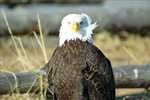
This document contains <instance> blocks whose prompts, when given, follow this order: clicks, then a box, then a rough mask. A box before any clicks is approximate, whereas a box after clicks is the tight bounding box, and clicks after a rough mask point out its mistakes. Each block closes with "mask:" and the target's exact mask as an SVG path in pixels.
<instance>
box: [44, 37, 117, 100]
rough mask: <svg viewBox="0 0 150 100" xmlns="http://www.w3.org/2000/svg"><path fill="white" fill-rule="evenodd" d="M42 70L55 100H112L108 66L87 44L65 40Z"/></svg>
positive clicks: (101, 55) (93, 48)
mask: <svg viewBox="0 0 150 100" xmlns="http://www.w3.org/2000/svg"><path fill="white" fill-rule="evenodd" d="M44 68H46V69H47V72H48V83H49V84H50V83H53V86H54V100H115V82H114V76H113V72H112V67H111V63H110V61H109V60H108V59H107V58H106V57H105V56H104V54H103V53H102V52H101V51H100V50H99V49H98V48H97V47H96V46H94V45H93V44H91V43H89V42H88V41H82V40H79V39H76V40H70V41H65V42H64V44H63V45H62V46H61V47H60V46H58V47H57V48H56V50H55V51H54V53H53V55H52V57H51V59H50V61H49V62H48V63H47V64H46V65H45V67H44Z"/></svg>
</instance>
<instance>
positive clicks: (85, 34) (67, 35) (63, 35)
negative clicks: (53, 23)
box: [59, 13, 98, 46]
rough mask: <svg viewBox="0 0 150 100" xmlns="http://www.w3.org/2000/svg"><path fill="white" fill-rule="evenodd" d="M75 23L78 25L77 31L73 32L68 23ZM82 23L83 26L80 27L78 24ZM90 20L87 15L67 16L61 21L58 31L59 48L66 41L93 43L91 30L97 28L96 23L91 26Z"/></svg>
mask: <svg viewBox="0 0 150 100" xmlns="http://www.w3.org/2000/svg"><path fill="white" fill-rule="evenodd" d="M74 21H76V22H77V23H78V30H77V32H76V33H75V31H74V30H73V29H71V28H69V27H70V26H69V25H68V22H69V23H73V22H74ZM82 21H83V22H84V23H83V25H80V22H82ZM91 22H92V19H91V18H90V16H89V15H87V14H84V13H82V14H69V15H67V16H66V17H64V18H63V20H62V25H61V27H60V31H59V46H62V45H63V44H64V42H65V41H66V40H68V41H69V40H73V39H77V38H79V39H81V40H83V41H88V42H90V43H93V40H92V35H91V34H93V30H94V29H95V28H96V27H97V26H98V25H97V22H95V23H93V24H91Z"/></svg>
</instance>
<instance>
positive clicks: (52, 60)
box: [41, 47, 59, 84]
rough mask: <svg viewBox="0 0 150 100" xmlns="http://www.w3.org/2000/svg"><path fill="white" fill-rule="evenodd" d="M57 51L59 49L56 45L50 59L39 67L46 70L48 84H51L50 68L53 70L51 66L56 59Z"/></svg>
mask: <svg viewBox="0 0 150 100" xmlns="http://www.w3.org/2000/svg"><path fill="white" fill-rule="evenodd" d="M58 51H59V47H57V48H56V49H55V51H54V53H53V54H52V57H51V59H50V60H49V62H48V63H46V64H45V66H44V67H43V68H42V69H41V70H44V71H46V72H47V75H48V83H49V84H52V81H51V80H52V70H53V67H54V65H55V62H56V61H55V60H56V59H57V56H56V55H57V54H58Z"/></svg>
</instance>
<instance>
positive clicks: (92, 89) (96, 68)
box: [84, 45, 115, 100]
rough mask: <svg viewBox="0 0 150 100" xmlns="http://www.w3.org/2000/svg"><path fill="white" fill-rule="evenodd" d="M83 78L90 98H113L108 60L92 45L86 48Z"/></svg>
mask: <svg viewBox="0 0 150 100" xmlns="http://www.w3.org/2000/svg"><path fill="white" fill-rule="evenodd" d="M86 63H87V67H86V68H85V69H84V79H85V81H86V82H85V84H86V88H87V89H88V95H89V98H90V100H115V82H114V76H113V72H112V67H111V63H110V61H109V60H108V59H107V58H106V57H105V56H104V54H103V53H102V52H101V51H100V50H99V49H98V48H97V47H95V46H94V45H91V47H90V48H89V49H88V54H87V56H86Z"/></svg>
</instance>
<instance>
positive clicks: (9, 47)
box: [0, 12, 150, 100]
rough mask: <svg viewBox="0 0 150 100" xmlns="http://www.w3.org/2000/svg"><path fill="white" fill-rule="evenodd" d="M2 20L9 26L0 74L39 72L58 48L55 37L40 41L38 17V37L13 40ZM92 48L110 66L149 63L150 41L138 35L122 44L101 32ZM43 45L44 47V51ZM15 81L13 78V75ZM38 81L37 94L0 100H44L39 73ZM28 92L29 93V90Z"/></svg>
mask: <svg viewBox="0 0 150 100" xmlns="http://www.w3.org/2000/svg"><path fill="white" fill-rule="evenodd" d="M3 16H4V18H5V21H6V24H7V26H8V30H9V33H10V36H11V38H10V37H2V38H1V46H0V50H1V52H0V59H1V61H0V72H9V73H12V74H13V72H14V71H36V70H37V69H38V68H42V66H43V65H44V64H45V63H46V62H47V61H48V59H49V58H50V57H51V55H52V53H53V51H54V49H55V48H56V46H57V45H58V37H52V36H50V37H47V36H44V37H43V35H42V29H41V24H40V18H39V16H37V19H38V25H39V30H40V35H39V36H38V35H37V34H36V32H31V33H29V34H28V36H23V37H20V36H14V35H13V34H12V32H11V29H10V27H9V24H8V22H7V19H6V16H5V14H4V12H3ZM30 34H33V35H30ZM29 35H30V36H29ZM94 44H95V45H96V46H97V47H98V48H100V49H101V50H102V52H103V53H104V54H105V55H106V56H107V57H108V58H109V59H110V60H111V62H112V65H124V64H149V63H150V57H149V56H148V55H150V52H149V51H150V38H149V37H144V38H143V37H141V36H139V35H133V34H131V35H128V37H127V40H121V39H120V38H119V37H118V36H117V35H116V36H111V35H110V33H109V32H107V31H105V30H104V31H102V32H100V33H99V34H96V35H94ZM45 45H47V46H46V47H45ZM46 51H48V52H46ZM14 77H16V76H15V75H14ZM39 79H40V80H41V83H40V93H39V94H29V92H27V93H24V94H20V93H19V90H18V92H17V94H14V93H13V94H12V95H10V94H6V95H2V96H0V99H2V100H3V99H4V100H5V99H7V100H14V99H15V100H20V99H25V100H32V99H35V100H43V99H44V97H45V93H46V92H45V91H46V90H47V89H45V91H44V92H43V91H42V90H43V87H44V83H43V81H42V80H43V77H42V72H41V76H39ZM16 82H17V81H16ZM33 83H34V82H33ZM31 88H32V85H31ZM16 89H17V87H16ZM28 91H30V89H29V90H28ZM141 92H145V91H144V90H143V89H142V90H140V89H137V90H134V91H132V92H131V90H129V91H125V90H123V92H121V90H120V89H117V96H122V95H127V94H131V93H141Z"/></svg>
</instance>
